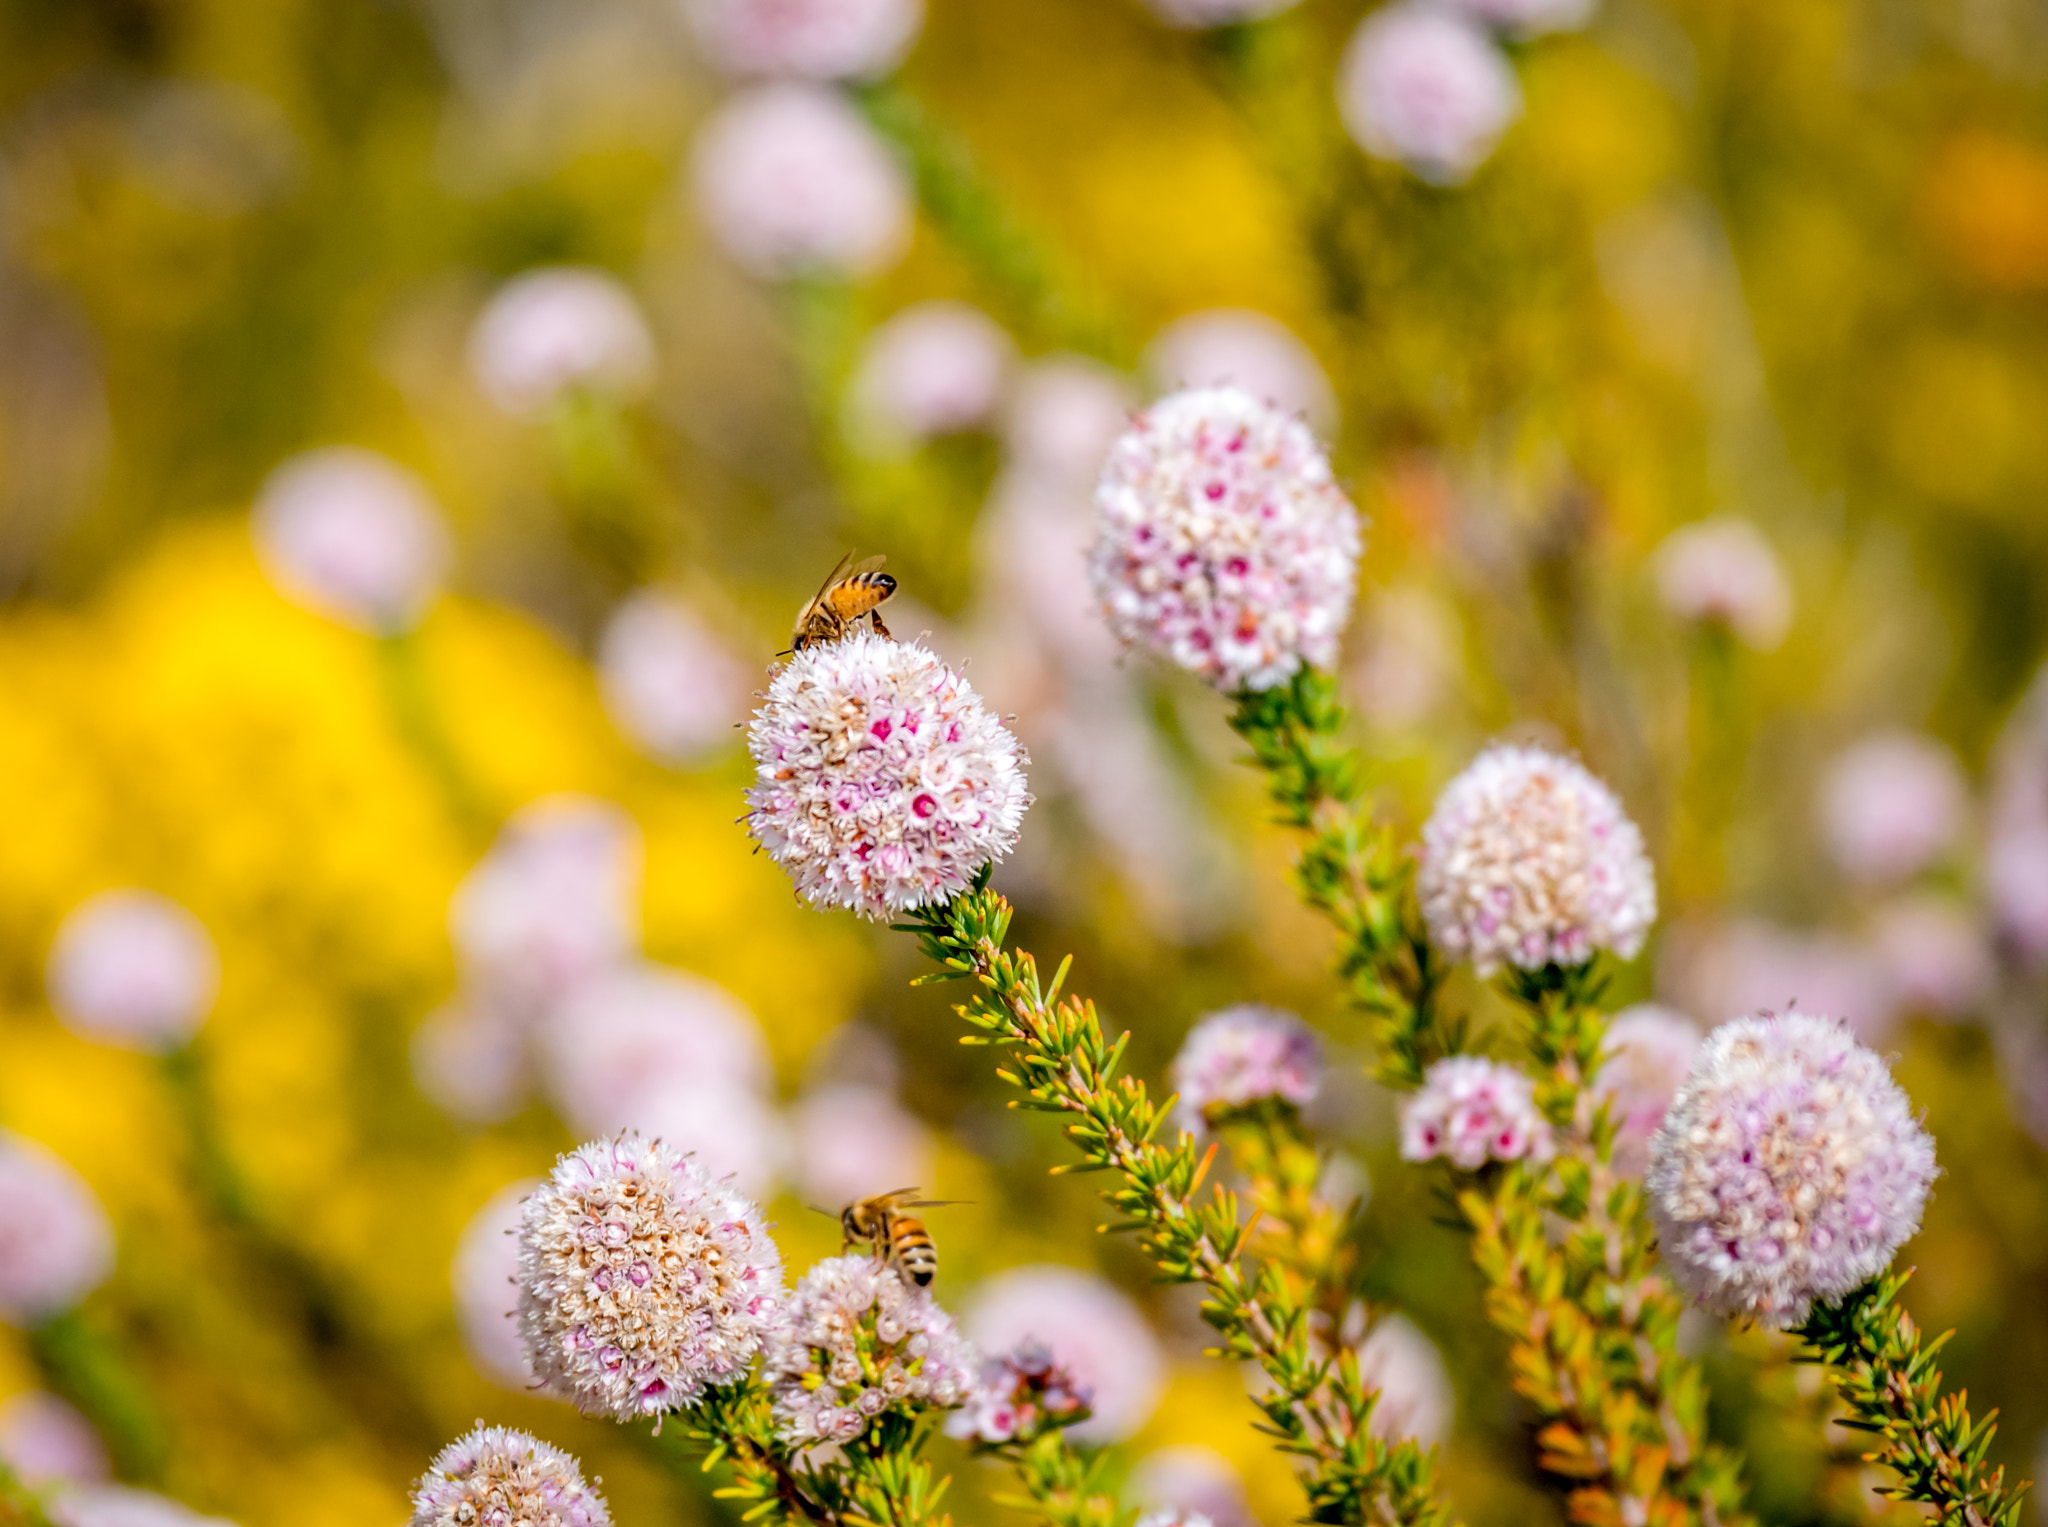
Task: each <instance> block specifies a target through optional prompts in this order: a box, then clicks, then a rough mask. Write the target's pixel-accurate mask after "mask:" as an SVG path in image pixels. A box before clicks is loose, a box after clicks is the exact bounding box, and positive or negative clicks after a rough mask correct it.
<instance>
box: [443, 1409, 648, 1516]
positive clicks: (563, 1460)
mask: <svg viewBox="0 0 2048 1527" xmlns="http://www.w3.org/2000/svg"><path fill="white" fill-rule="evenodd" d="M611 1520H612V1519H611V1513H610V1512H608V1511H606V1510H605V1505H604V1498H603V1497H602V1496H600V1495H599V1494H598V1493H597V1491H596V1490H595V1489H593V1488H592V1487H591V1486H589V1485H587V1484H585V1483H584V1482H583V1470H582V1469H581V1468H579V1467H578V1466H577V1463H576V1460H575V1459H574V1458H572V1457H570V1456H569V1455H568V1454H567V1453H565V1452H563V1451H562V1450H561V1449H560V1448H556V1447H550V1446H548V1444H547V1443H545V1442H542V1441H541V1440H540V1439H539V1438H537V1437H534V1436H531V1435H529V1434H528V1433H526V1432H520V1431H514V1430H512V1428H510V1427H507V1426H479V1427H477V1429H476V1430H475V1431H473V1432H471V1433H469V1434H468V1435H467V1436H465V1437H461V1438H458V1439H457V1440H456V1441H454V1442H451V1443H449V1444H448V1446H446V1447H445V1448H443V1449H442V1450H441V1452H440V1454H439V1455H438V1456H437V1457H436V1458H435V1459H434V1464H433V1467H432V1468H430V1469H428V1470H427V1472H426V1473H425V1474H424V1475H422V1476H421V1478H420V1481H419V1483H418V1484H416V1485H414V1486H413V1490H412V1521H411V1523H410V1527H496V1524H498V1523H504V1524H505V1527H611Z"/></svg>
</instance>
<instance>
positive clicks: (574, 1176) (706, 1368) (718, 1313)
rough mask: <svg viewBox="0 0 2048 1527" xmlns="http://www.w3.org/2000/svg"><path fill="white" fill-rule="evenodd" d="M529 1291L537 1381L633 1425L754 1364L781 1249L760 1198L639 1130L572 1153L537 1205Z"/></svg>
mask: <svg viewBox="0 0 2048 1527" xmlns="http://www.w3.org/2000/svg"><path fill="white" fill-rule="evenodd" d="M519 1289H520V1294H519V1326H520V1332H521V1334H522V1335H523V1336H524V1337H525V1339H526V1347H527V1354H528V1356H529V1357H530V1358H531V1360H532V1363H533V1371H534V1373H535V1374H536V1375H537V1376H538V1377H539V1378H540V1380H541V1382H542V1383H543V1384H544V1385H546V1386H547V1388H548V1389H550V1390H551V1391H552V1392H554V1393H556V1394H558V1395H560V1396H561V1397H562V1398H564V1399H567V1400H569V1401H571V1402H573V1403H574V1404H575V1406H576V1407H577V1409H579V1410H581V1411H582V1412H583V1413H584V1414H585V1415H592V1416H609V1417H611V1418H612V1419H614V1420H617V1421H630V1420H633V1419H635V1418H636V1417H639V1416H649V1415H660V1414H661V1413H663V1412H665V1411H670V1410H675V1409H678V1408H680V1407H682V1406H685V1405H689V1404H691V1403H693V1402H694V1401H695V1400H696V1399H697V1398H698V1397H699V1396H701V1395H702V1394H703V1392H704V1390H705V1389H706V1388H707V1387H710V1386H712V1385H721V1384H729V1383H732V1382H734V1381H735V1380H737V1379H739V1378H741V1377H742V1376H743V1375H744V1374H745V1373H746V1371H747V1367H748V1365H749V1363H751V1362H752V1361H753V1357H754V1354H755V1353H756V1352H757V1351H758V1350H760V1347H761V1344H762V1340H763V1337H764V1334H765V1333H766V1331H767V1330H768V1329H769V1328H770V1327H771V1326H772V1325H773V1324H774V1323H775V1321H776V1320H777V1319H778V1317H779V1314H780V1311H781V1308H782V1301H783V1288H782V1257H781V1254H780V1253H779V1252H778V1251H777V1250H776V1247H775V1243H774V1241H772V1240H771V1239H769V1236H768V1229H767V1226H766V1225H765V1224H763V1223H762V1220H761V1212H760V1210H758V1209H756V1208H755V1207H754V1205H753V1204H751V1203H749V1202H748V1201H747V1200H746V1199H745V1198H744V1197H742V1196H741V1195H740V1194H738V1193H736V1192H734V1191H733V1190H732V1189H731V1188H728V1187H726V1186H724V1185H723V1184H722V1183H717V1182H713V1181H712V1180H711V1178H710V1177H709V1176H708V1175H707V1174H706V1173H705V1171H704V1170H703V1168H701V1167H699V1166H698V1165H697V1164H696V1163H695V1162H694V1161H691V1160H689V1159H688V1158H686V1157H684V1156H682V1155H680V1154H678V1153H677V1152H675V1151H672V1150H670V1149H669V1148H668V1147H666V1146H664V1145H663V1144H661V1142H660V1141H649V1140H645V1139H642V1138H641V1137H640V1136H639V1135H637V1134H634V1133H631V1132H630V1131H629V1132H627V1133H624V1134H621V1135H620V1136H619V1137H618V1138H617V1139H615V1140H598V1141H594V1142H592V1143H591V1144H589V1145H586V1146H584V1147H582V1148H581V1149H580V1150H577V1151H574V1152H572V1153H571V1154H569V1155H567V1156H564V1157H563V1158H562V1159H561V1161H560V1162H558V1163H557V1164H556V1167H555V1170H554V1173H553V1175H552V1176H551V1177H549V1179H548V1180H547V1181H546V1182H545V1183H543V1184H542V1185H541V1186H540V1187H539V1188H538V1189H537V1190H535V1192H534V1194H533V1196H532V1197H531V1198H529V1199H528V1200H527V1202H526V1213H525V1216H524V1219H523V1221H522V1223H521V1226H520V1232H519Z"/></svg>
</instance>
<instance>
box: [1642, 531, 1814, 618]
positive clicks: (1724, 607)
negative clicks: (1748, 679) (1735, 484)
mask: <svg viewBox="0 0 2048 1527" xmlns="http://www.w3.org/2000/svg"><path fill="white" fill-rule="evenodd" d="M1651 565H1652V568H1653V570H1654V572H1655V575H1656V579H1657V593H1658V595H1659V597H1661V598H1662V599H1663V601H1664V608H1665V609H1667V610H1669V611H1670V612H1671V613H1672V614H1673V615H1675V616H1677V617H1678V618H1679V619H1680V620H1691V621H1699V622H1702V623H1706V624H1717V625H1723V626H1726V627H1727V628H1728V629H1729V630H1730V631H1732V632H1734V633H1735V635H1736V636H1738V637H1740V638H1741V639H1742V640H1743V641H1744V642H1745V643H1747V644H1748V645H1749V646H1752V647H1755V648H1757V649H1758V650H1760V651H1769V650H1770V649H1771V648H1773V647H1775V646H1777V645H1778V643H1779V642H1781V641H1783V640H1784V639H1785V631H1786V629H1787V628H1788V627H1789V626H1790V625H1791V624H1792V588H1791V585H1790V584H1789V583H1788V582H1786V579H1785V569H1784V567H1783V566H1782V565H1781V564H1780V563H1779V561H1778V554H1777V553H1776V552H1775V551H1773V550H1772V549H1771V543H1770V542H1769V541H1767V540H1765V539H1764V537H1763V533H1762V532H1761V531H1759V530H1758V529H1757V528H1756V526H1754V525H1752V524H1751V523H1750V522H1749V521H1748V520H1742V519H1736V518H1735V517H1734V516H1732V515H1717V516H1715V517H1714V518H1712V519H1705V520H1699V521H1697V522H1695V523H1693V524H1691V525H1684V526H1681V527H1680V528H1678V529H1677V530H1674V531H1672V532H1671V534H1670V535H1668V536H1666V537H1665V538H1664V540H1663V542H1662V543H1661V544H1660V545H1659V546H1658V547H1657V551H1656V555H1655V556H1654V557H1653V558H1652V561H1651Z"/></svg>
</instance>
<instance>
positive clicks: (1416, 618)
mask: <svg viewBox="0 0 2048 1527" xmlns="http://www.w3.org/2000/svg"><path fill="white" fill-rule="evenodd" d="M1359 625H1360V626H1361V627H1362V630H1361V632H1360V634H1359V637H1358V640H1357V642H1356V644H1355V646H1356V651H1357V654H1358V655H1357V657H1356V658H1355V659H1354V660H1353V662H1352V664H1351V688H1352V692H1353V693H1354V694H1355V695H1356V696H1357V697H1358V708H1359V711H1360V712H1361V713H1362V714H1363V715H1364V716H1365V718H1366V719H1367V720H1369V721H1371V722H1373V723H1374V724H1375V725H1378V726H1384V727H1395V728H1399V727H1411V726H1415V725H1418V724H1419V723H1421V722H1422V721H1425V720H1427V719H1428V717H1429V714H1430V712H1432V711H1433V710H1435V709H1436V707H1437V705H1438V704H1439V703H1440V702H1441V700H1442V699H1443V697H1444V695H1445V694H1447V693H1449V692H1450V691H1451V690H1452V688H1453V687H1454V686H1455V685H1456V683H1457V681H1458V678H1459V674H1460V672H1461V669H1462V666H1463V659H1462V653H1463V648H1464V632H1463V631H1462V630H1461V629H1460V628H1459V625H1458V618H1457V615H1456V614H1455V613H1454V612H1453V611H1452V610H1451V609H1450V607H1449V606H1447V605H1446V604H1445V603H1444V601H1443V600H1441V599H1439V598H1437V596H1436V595H1434V594H1432V593H1430V592H1429V591H1428V590H1427V589H1424V588H1419V587H1417V586H1415V585H1413V584H1407V585H1402V584H1394V585H1390V586H1388V587H1384V588H1381V589H1379V590H1377V591H1376V592H1375V593H1374V594H1373V596H1372V597H1371V599H1370V600H1369V601H1368V602H1367V603H1366V605H1365V607H1364V609H1363V610H1362V611H1361V612H1360V620H1359Z"/></svg>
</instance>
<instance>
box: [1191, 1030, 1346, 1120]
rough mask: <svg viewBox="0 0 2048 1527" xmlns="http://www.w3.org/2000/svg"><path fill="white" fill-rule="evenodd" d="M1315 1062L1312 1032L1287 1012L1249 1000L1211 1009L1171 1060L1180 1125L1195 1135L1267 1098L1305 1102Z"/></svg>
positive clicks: (1310, 1095)
mask: <svg viewBox="0 0 2048 1527" xmlns="http://www.w3.org/2000/svg"><path fill="white" fill-rule="evenodd" d="M1321 1066H1322V1047H1321V1045H1319V1044H1318V1043H1317V1042H1316V1036H1315V1031H1314V1030H1313V1029H1311V1028H1310V1027H1309V1026H1308V1025H1307V1024H1305V1023H1303V1022H1302V1021H1301V1020H1300V1019H1299V1018H1297V1017H1295V1016H1294V1014H1292V1013H1283V1012H1281V1011H1279V1010H1278V1009H1276V1008H1270V1007H1258V1006H1255V1005H1253V1004H1250V1003H1246V1004H1243V1005H1241V1006H1238V1007H1227V1008H1225V1009H1224V1010H1223V1011H1222V1012H1220V1013H1211V1014H1210V1015H1209V1016H1208V1017H1207V1018H1204V1019H1203V1020H1202V1021H1201V1022H1200V1023H1198V1024H1196V1025H1195V1026H1194V1028H1193V1029H1191V1030H1189V1031H1188V1037H1187V1040H1186V1041H1185V1042H1184V1043H1183V1044H1182V1045H1181V1047H1180V1054H1178V1055H1176V1056H1175V1057H1174V1059H1173V1073H1172V1075H1173V1087H1174V1091H1176V1092H1177V1093H1179V1094H1180V1108H1179V1119H1180V1124H1181V1127H1182V1128H1183V1129H1187V1130H1189V1131H1191V1132H1194V1133H1197V1134H1199V1133H1201V1132H1202V1130H1203V1129H1204V1128H1205V1127H1206V1126H1207V1125H1208V1124H1210V1123H1213V1122H1215V1121H1217V1120H1218V1119H1220V1118H1221V1117H1222V1116H1223V1115H1224V1114H1227V1113H1229V1112H1231V1111H1232V1110H1235V1109H1240V1108H1248V1107H1251V1106H1252V1105H1254V1104H1257V1103H1262V1102H1265V1101H1266V1100H1268V1099H1277V1100H1278V1101H1280V1102H1283V1103H1291V1104H1293V1105H1294V1106H1295V1107H1296V1108H1303V1107H1306V1106H1307V1105H1308V1104H1309V1103H1311V1102H1313V1101H1314V1100H1315V1095H1316V1074H1317V1072H1318V1070H1319V1069H1320V1068H1321Z"/></svg>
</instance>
